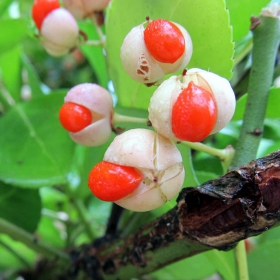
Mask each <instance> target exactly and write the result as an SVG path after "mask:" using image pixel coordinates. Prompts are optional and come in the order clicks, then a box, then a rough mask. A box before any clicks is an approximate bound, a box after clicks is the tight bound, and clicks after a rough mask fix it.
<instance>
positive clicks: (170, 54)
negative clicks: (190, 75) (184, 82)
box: [144, 19, 185, 63]
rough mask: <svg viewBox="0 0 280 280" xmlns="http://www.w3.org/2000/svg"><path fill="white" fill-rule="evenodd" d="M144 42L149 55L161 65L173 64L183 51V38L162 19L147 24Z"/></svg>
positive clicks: (174, 26)
mask: <svg viewBox="0 0 280 280" xmlns="http://www.w3.org/2000/svg"><path fill="white" fill-rule="evenodd" d="M144 41H145V44H146V47H147V49H148V51H149V52H150V54H151V55H152V56H153V57H154V58H155V59H156V60H157V61H159V62H163V63H174V62H175V61H177V60H178V59H179V58H180V57H181V56H182V55H183V53H184V51H185V38H184V35H183V34H182V32H181V30H180V29H179V28H178V27H177V26H176V25H175V24H174V23H172V22H170V21H167V20H164V19H156V20H153V21H152V22H150V23H149V24H148V26H147V27H146V29H145V31H144Z"/></svg>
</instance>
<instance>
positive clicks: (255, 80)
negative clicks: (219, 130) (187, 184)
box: [232, 16, 280, 168]
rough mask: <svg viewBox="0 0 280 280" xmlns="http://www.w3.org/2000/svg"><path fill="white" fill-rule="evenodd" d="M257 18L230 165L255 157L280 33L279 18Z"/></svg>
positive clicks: (245, 161) (243, 162) (234, 165)
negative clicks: (248, 71) (240, 123)
mask: <svg viewBox="0 0 280 280" xmlns="http://www.w3.org/2000/svg"><path fill="white" fill-rule="evenodd" d="M259 20H260V22H259V25H258V26H257V27H256V28H255V29H254V30H253V50H252V68H251V72H250V79H249V87H248V99H247V104H246V109H245V113H244V118H243V125H242V127H241V131H240V136H239V139H238V142H237V146H236V153H235V157H234V159H233V162H232V168H235V167H237V166H240V165H243V164H245V163H247V162H249V161H251V160H252V159H254V158H256V154H257V150H258V147H259V143H260V140H261V134H262V131H263V123H264V118H265V111H266V107H267V100H268V93H269V89H270V87H271V84H272V79H273V69H274V63H275V59H276V53H277V49H278V45H279V37H280V35H279V34H280V28H279V19H278V18H273V17H266V16H260V18H259Z"/></svg>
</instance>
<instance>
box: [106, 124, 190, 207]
mask: <svg viewBox="0 0 280 280" xmlns="http://www.w3.org/2000/svg"><path fill="white" fill-rule="evenodd" d="M103 160H104V161H107V162H111V163H114V164H118V165H122V166H130V167H134V168H136V169H137V170H139V171H140V172H141V173H142V174H143V182H142V183H141V184H140V186H139V187H138V188H137V189H136V190H135V191H134V192H133V193H131V194H130V195H128V196H126V197H124V198H123V199H120V200H118V201H115V203H116V204H118V205H120V206H122V207H124V208H127V209H129V210H133V211H139V212H142V211H150V210H153V209H155V208H158V207H160V206H161V205H163V204H164V203H165V202H166V201H168V200H170V199H172V198H174V197H175V196H176V195H177V194H178V193H179V191H180V190H181V187H182V184H183V181H184V175H185V172H184V167H183V165H182V157H181V154H180V152H179V150H178V149H177V147H176V146H175V144H174V143H173V142H172V141H170V140H169V139H166V138H164V137H163V136H161V135H159V134H157V133H155V132H153V131H151V130H147V129H132V130H128V131H126V132H124V133H122V134H121V135H119V136H117V137H115V139H114V141H113V142H112V143H111V145H110V146H109V148H108V149H107V151H106V153H105V155H104V159H103Z"/></svg>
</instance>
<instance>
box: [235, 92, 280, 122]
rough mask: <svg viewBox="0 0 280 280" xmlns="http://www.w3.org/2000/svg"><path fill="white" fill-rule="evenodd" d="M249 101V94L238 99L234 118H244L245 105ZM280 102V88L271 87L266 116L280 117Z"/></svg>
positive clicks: (271, 117)
mask: <svg viewBox="0 0 280 280" xmlns="http://www.w3.org/2000/svg"><path fill="white" fill-rule="evenodd" d="M246 101H247V94H245V95H243V96H242V97H241V98H240V99H238V101H237V103H236V110H235V113H234V116H233V118H232V120H235V121H237V120H242V119H243V115H244V112H245V106H246ZM279 104H280V88H271V89H270V92H269V98H268V105H267V109H266V115H265V117H266V118H270V119H275V118H280V111H279Z"/></svg>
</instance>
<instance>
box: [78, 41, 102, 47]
mask: <svg viewBox="0 0 280 280" xmlns="http://www.w3.org/2000/svg"><path fill="white" fill-rule="evenodd" d="M103 44H104V42H102V41H99V40H87V41H84V42H83V43H82V45H86V46H102V45H103Z"/></svg>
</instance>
